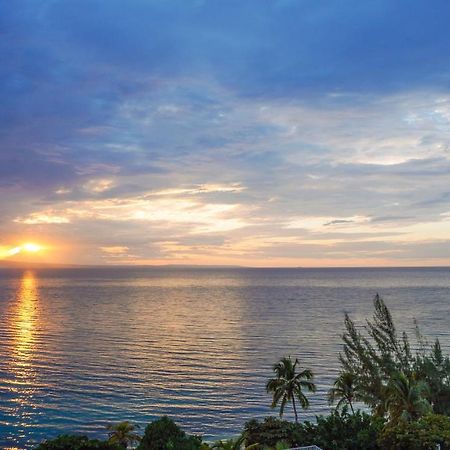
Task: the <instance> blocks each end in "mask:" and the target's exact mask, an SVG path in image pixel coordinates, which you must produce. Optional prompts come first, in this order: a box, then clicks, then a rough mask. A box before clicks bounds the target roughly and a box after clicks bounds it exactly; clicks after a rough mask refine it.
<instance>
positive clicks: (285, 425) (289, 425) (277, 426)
mask: <svg viewBox="0 0 450 450" xmlns="http://www.w3.org/2000/svg"><path fill="white" fill-rule="evenodd" d="M298 428H299V424H295V423H293V422H289V421H287V420H281V419H278V418H276V417H266V418H265V419H264V420H263V421H258V420H256V419H252V420H249V421H248V422H247V423H246V424H245V426H244V433H245V443H246V445H248V446H249V445H253V444H255V445H256V447H255V448H257V449H258V450H260V449H265V448H274V447H275V446H276V445H277V444H278V443H279V442H286V443H288V444H289V445H291V446H293V445H294V444H295V443H296V439H295V434H296V429H298Z"/></svg>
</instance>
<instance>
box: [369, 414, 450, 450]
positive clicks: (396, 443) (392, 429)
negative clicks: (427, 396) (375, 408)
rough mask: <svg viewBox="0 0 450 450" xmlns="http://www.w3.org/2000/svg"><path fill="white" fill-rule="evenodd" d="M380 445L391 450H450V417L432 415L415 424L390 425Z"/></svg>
mask: <svg viewBox="0 0 450 450" xmlns="http://www.w3.org/2000/svg"><path fill="white" fill-rule="evenodd" d="M378 443H379V445H380V447H381V448H382V449H389V450H435V449H436V444H440V446H441V450H450V417H448V416H441V415H438V414H430V415H428V416H425V417H422V418H421V419H419V420H417V421H415V422H406V421H404V422H400V423H398V424H396V425H388V426H386V427H385V428H384V429H383V431H382V432H381V434H380V436H379V438H378Z"/></svg>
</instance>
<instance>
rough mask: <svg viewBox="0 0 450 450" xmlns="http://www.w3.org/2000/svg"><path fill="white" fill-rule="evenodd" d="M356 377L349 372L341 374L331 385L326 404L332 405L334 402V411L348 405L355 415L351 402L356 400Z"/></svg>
mask: <svg viewBox="0 0 450 450" xmlns="http://www.w3.org/2000/svg"><path fill="white" fill-rule="evenodd" d="M356 392H357V389H356V377H355V375H354V374H352V373H350V372H342V373H341V374H340V375H339V376H338V378H337V379H336V381H335V382H334V384H333V387H332V388H331V389H330V390H329V391H328V402H329V403H330V405H333V404H334V403H335V402H337V404H336V409H339V408H342V407H344V406H345V405H348V406H349V407H350V409H351V411H352V413H353V414H354V413H355V410H354V408H353V402H354V401H355V398H356Z"/></svg>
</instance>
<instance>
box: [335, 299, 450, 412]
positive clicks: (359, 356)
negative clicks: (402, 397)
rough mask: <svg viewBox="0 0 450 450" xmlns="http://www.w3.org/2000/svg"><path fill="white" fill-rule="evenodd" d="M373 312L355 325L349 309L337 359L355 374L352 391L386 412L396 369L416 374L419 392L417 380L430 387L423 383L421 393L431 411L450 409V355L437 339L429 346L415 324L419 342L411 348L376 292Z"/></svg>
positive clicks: (408, 375)
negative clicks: (398, 331)
mask: <svg viewBox="0 0 450 450" xmlns="http://www.w3.org/2000/svg"><path fill="white" fill-rule="evenodd" d="M374 307H375V311H374V315H373V319H372V320H368V321H367V322H366V325H365V326H364V327H357V326H356V324H355V323H354V322H353V321H352V320H351V319H350V317H349V315H348V314H346V315H345V329H346V331H345V333H344V335H343V342H344V345H343V353H341V354H340V356H339V359H340V362H341V364H342V368H343V372H345V373H349V374H351V376H352V377H353V378H354V380H355V390H354V394H355V396H356V397H357V398H358V400H360V401H363V402H364V403H365V404H366V405H368V406H369V407H370V408H371V409H372V410H373V412H374V413H375V414H376V415H379V416H383V415H385V414H387V413H388V410H387V407H388V405H389V403H390V402H389V401H388V396H389V395H390V394H389V393H390V392H392V387H393V383H395V382H393V381H392V380H395V379H396V378H398V376H399V375H398V374H399V373H401V374H403V375H404V376H405V377H406V379H408V380H414V383H417V384H416V392H417V388H418V386H419V382H423V385H425V384H426V385H428V386H429V387H430V389H429V390H428V392H427V390H426V389H420V396H421V397H422V398H425V399H426V400H428V401H429V403H430V405H431V406H432V408H433V411H435V412H436V411H437V412H442V413H448V412H449V410H450V360H449V357H448V356H444V355H443V354H442V350H441V347H440V344H439V341H438V340H436V342H435V344H434V346H429V345H428V344H427V343H426V342H425V341H424V340H423V339H422V338H421V337H420V331H419V330H418V327H417V330H418V331H417V336H418V342H417V345H416V346H417V347H418V349H417V350H416V351H414V352H413V351H412V350H411V348H412V346H411V344H410V341H409V338H408V336H407V334H406V333H402V334H401V335H400V336H399V335H398V334H397V330H396V327H395V324H394V321H393V318H392V316H391V313H390V311H389V309H388V307H387V306H386V304H385V303H384V301H383V300H382V299H381V297H380V296H379V295H378V294H377V295H376V296H375V299H374Z"/></svg>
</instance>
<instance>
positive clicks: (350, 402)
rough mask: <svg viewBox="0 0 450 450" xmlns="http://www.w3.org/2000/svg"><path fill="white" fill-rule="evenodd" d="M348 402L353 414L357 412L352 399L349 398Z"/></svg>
mask: <svg viewBox="0 0 450 450" xmlns="http://www.w3.org/2000/svg"><path fill="white" fill-rule="evenodd" d="M348 404H349V405H350V409H351V410H352V414H355V410H354V409H353V405H352V401H351V400H349V401H348Z"/></svg>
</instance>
